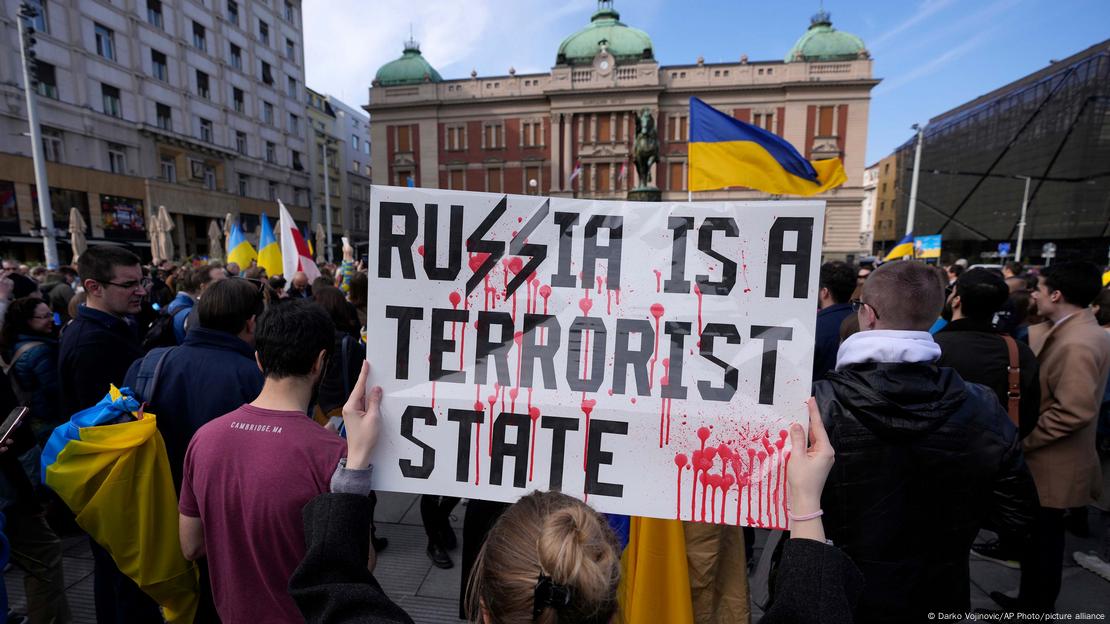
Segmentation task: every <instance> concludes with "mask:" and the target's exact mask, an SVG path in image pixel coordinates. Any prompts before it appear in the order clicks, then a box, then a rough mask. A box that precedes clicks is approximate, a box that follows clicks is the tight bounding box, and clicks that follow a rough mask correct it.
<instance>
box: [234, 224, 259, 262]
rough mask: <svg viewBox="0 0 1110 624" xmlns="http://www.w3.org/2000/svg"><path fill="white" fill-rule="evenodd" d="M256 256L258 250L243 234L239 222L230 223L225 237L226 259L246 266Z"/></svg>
mask: <svg viewBox="0 0 1110 624" xmlns="http://www.w3.org/2000/svg"><path fill="white" fill-rule="evenodd" d="M257 257H258V252H256V251H255V250H254V247H253V246H252V245H251V244H250V242H248V241H247V237H246V236H243V228H241V227H239V222H238V221H236V222H235V223H232V224H231V233H230V234H229V235H228V237H227V261H228V262H234V263H236V264H238V265H239V266H240V267H242V268H244V269H245V268H248V267H250V265H251V261H252V260H254V259H255V258H257Z"/></svg>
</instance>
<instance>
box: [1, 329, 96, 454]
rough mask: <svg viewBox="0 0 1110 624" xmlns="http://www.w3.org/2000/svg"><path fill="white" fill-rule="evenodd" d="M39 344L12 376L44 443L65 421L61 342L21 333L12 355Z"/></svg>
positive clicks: (32, 348) (29, 350)
mask: <svg viewBox="0 0 1110 624" xmlns="http://www.w3.org/2000/svg"><path fill="white" fill-rule="evenodd" d="M36 342H37V343H41V344H39V345H38V346H35V347H31V348H30V349H28V350H27V351H26V352H24V353H23V355H21V356H19V359H18V360H16V362H15V364H14V365H13V366H12V370H11V373H10V375H11V377H12V378H13V379H15V383H16V384H17V385H18V386H19V388H20V390H21V391H22V392H25V393H27V394H28V395H29V396H30V398H31V402H30V405H29V407H30V408H31V414H30V417H31V418H30V422H31V429H32V430H34V432H35V438H36V439H38V440H39V442H42V441H43V440H44V438H45V437H49V436H50V432H52V431H53V430H54V427H56V426H58V425H60V424H62V423H63V422H65V419H64V418H62V417H61V405H60V395H59V391H58V341H57V339H55V338H53V337H51V336H30V335H25V334H21V335H20V336H19V338H18V339H17V340H16V343H15V348H14V349H13V350H12V353H11V354H9V356H10V355H14V354H15V352H16V351H19V349H21V348H22V347H23V345H26V344H33V343H36ZM105 392H107V390H105Z"/></svg>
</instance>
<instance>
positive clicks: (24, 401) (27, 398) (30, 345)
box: [0, 341, 45, 412]
mask: <svg viewBox="0 0 1110 624" xmlns="http://www.w3.org/2000/svg"><path fill="white" fill-rule="evenodd" d="M43 344H45V343H43V342H39V341H31V342H25V343H23V344H22V345H21V346H20V347H19V348H18V349H16V350H15V353H13V354H12V361H11V362H6V361H4V360H3V358H0V371H2V372H3V373H4V376H5V377H7V378H8V382H9V383H10V385H11V391H12V393H13V394H14V395H15V405H17V406H18V405H23V406H27V405H30V404H31V394H30V393H29V392H27V391H25V390H24V389H23V388H21V387H20V385H19V382H17V381H16V379H15V376H14V375H12V369H13V368H15V363H16V362H18V361H19V358H21V357H23V355H24V354H26V353H27V352H28V351H30V350H31V349H34V348H35V347H40V346H42V345H43ZM5 403H7V401H5ZM5 412H6V410H5Z"/></svg>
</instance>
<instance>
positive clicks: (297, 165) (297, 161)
mask: <svg viewBox="0 0 1110 624" xmlns="http://www.w3.org/2000/svg"><path fill="white" fill-rule="evenodd" d="M289 154H290V159H291V162H292V164H293V170H294V171H304V164H303V163H302V162H301V153H300V152H298V151H296V150H289Z"/></svg>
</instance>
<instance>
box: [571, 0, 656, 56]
mask: <svg viewBox="0 0 1110 624" xmlns="http://www.w3.org/2000/svg"><path fill="white" fill-rule="evenodd" d="M620 18H621V15H620V13H617V11H616V9H614V8H613V1H612V0H598V3H597V11H596V12H595V13H594V14H593V17H591V18H590V24H589V25H588V26H586V27H585V28H583V29H582V30H579V31H578V32H576V33H574V34H573V35H571V36H569V37H567V38H566V39H564V40H563V42H562V43H561V44H559V51H558V53H557V54H556V55H555V63H556V64H557V65H564V64H569V65H582V64H589V63H591V62H593V60H594V56H596V55H597V53H598V52H600V51H601V47H602V43H603V42H604V45H605V49H606V50H608V51H609V54H612V55H613V57H614V58H616V60H617V62H618V63H620V62H635V61H638V60H640V59H651V58H653V55H652V50H651V37H648V35H647V33H646V32H644V31H642V30H640V29H638V28H632V27H630V26H626V25H625V24H624V23H623V22H621V21H620Z"/></svg>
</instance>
